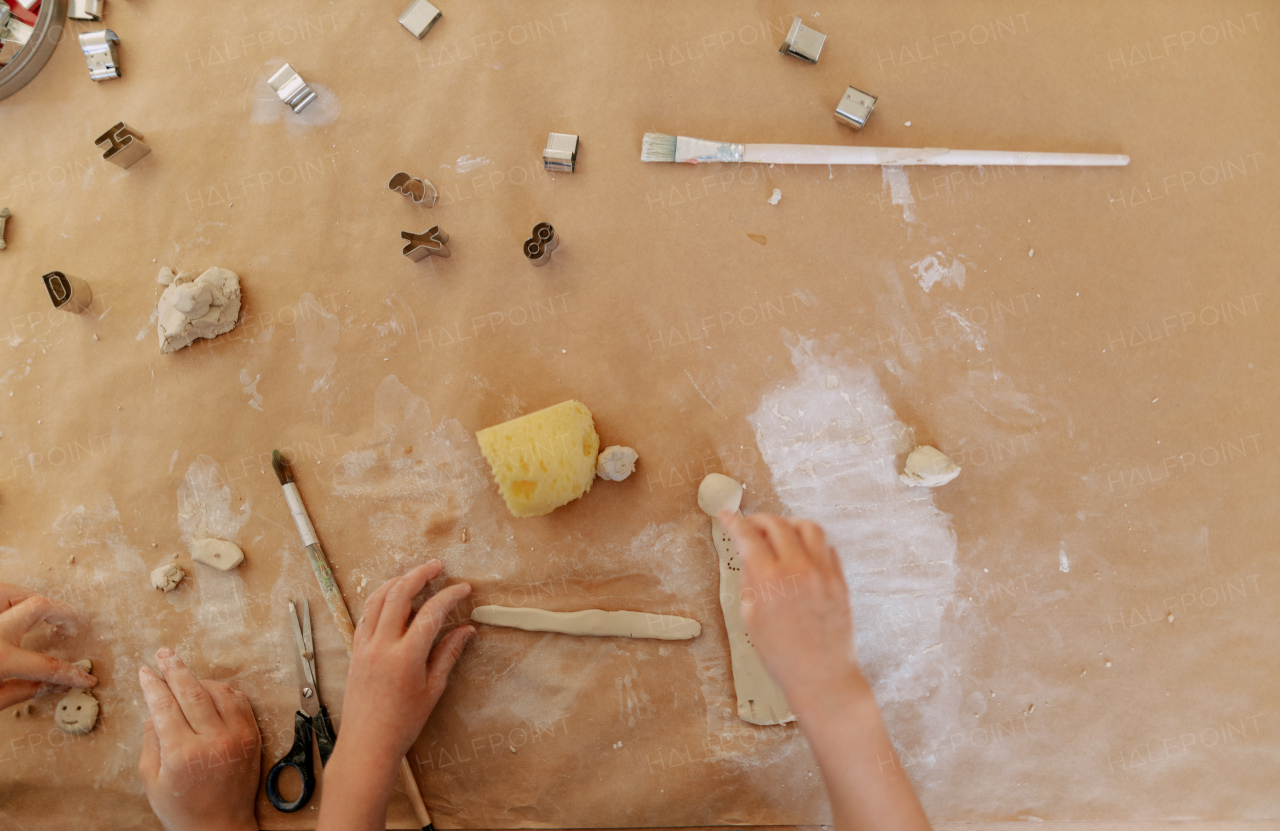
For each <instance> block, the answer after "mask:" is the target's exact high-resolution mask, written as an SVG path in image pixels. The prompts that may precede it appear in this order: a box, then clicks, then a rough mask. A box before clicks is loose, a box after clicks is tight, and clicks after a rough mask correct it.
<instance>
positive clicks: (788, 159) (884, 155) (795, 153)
mask: <svg viewBox="0 0 1280 831" xmlns="http://www.w3.org/2000/svg"><path fill="white" fill-rule="evenodd" d="M640 161H642V162H680V163H685V164H699V163H701V162H754V163H757V164H874V165H917V164H929V165H980V164H1003V165H1015V164H1019V165H1038V166H1055V167H1109V166H1116V165H1126V164H1128V163H1129V157H1128V156H1119V155H1110V154H1106V153H1022V152H1018V151H1016V150H949V149H947V148H945V147H853V146H845V145H823V144H733V143H731V142H721V141H707V140H706V139H696V138H689V137H688V136H669V135H667V134H665V133H645V134H644V144H643V145H642V147H641V150H640Z"/></svg>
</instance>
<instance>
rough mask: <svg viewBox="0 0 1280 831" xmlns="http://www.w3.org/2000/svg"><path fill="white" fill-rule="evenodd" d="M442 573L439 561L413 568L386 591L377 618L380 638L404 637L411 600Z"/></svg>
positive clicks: (442, 566) (441, 565) (411, 606)
mask: <svg viewBox="0 0 1280 831" xmlns="http://www.w3.org/2000/svg"><path fill="white" fill-rule="evenodd" d="M442 573H444V564H443V563H441V562H440V561H439V560H432V561H431V562H428V563H423V564H422V565H420V566H418V567H416V568H414V569H413V570H411V571H410V572H409V573H408V574H406V575H404V576H403V577H401V578H400V579H399V580H397V581H396V583H395V585H394V586H392V587H391V588H390V589H388V591H387V599H386V601H385V602H383V604H382V614H381V616H380V617H379V618H378V628H377V633H378V636H379V637H380V638H382V637H388V636H390V637H393V638H399V637H401V636H402V635H404V631H405V628H406V627H407V626H408V625H409V615H410V614H411V613H412V612H413V598H414V597H416V596H417V594H418V592H420V591H422V590H423V589H424V588H426V586H427V583H429V582H431V581H432V580H434V579H436V578H437V577H439V576H440V575H441V574H442Z"/></svg>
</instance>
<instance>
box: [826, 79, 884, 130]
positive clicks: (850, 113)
mask: <svg viewBox="0 0 1280 831" xmlns="http://www.w3.org/2000/svg"><path fill="white" fill-rule="evenodd" d="M877 100H878V99H877V98H876V97H875V96H874V95H872V94H871V93H869V92H863V91H862V90H860V89H855V88H853V87H849V88H848V89H847V90H845V91H844V98H841V99H840V103H839V104H838V105H837V106H836V118H837V119H839V120H840V121H843V122H844V123H845V124H848V125H849V126H850V127H853V128H854V129H855V130H861V129H862V128H863V127H865V126H866V124H867V119H868V118H870V117H871V110H872V109H873V108H874V107H875V105H876V101H877Z"/></svg>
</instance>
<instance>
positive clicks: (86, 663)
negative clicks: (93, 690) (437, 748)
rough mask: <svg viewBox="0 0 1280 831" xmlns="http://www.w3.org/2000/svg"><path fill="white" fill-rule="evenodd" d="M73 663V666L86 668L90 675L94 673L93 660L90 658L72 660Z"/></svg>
mask: <svg viewBox="0 0 1280 831" xmlns="http://www.w3.org/2000/svg"><path fill="white" fill-rule="evenodd" d="M71 665H72V666H73V667H80V669H82V670H84V671H85V672H87V673H89V674H90V675H92V674H93V661H90V660H89V659H88V658H81V659H80V660H79V661H72V662H71Z"/></svg>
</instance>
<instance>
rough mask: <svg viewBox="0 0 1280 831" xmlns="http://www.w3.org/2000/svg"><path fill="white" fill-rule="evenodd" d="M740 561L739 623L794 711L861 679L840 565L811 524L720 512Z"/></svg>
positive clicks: (843, 689) (808, 522)
mask: <svg viewBox="0 0 1280 831" xmlns="http://www.w3.org/2000/svg"><path fill="white" fill-rule="evenodd" d="M717 518H718V519H719V520H720V524H721V525H723V526H724V528H725V530H726V531H728V532H729V536H730V537H732V538H733V541H734V542H735V543H736V544H737V546H738V552H739V554H740V555H741V558H742V580H741V591H742V607H741V613H742V623H743V625H744V626H745V627H746V629H747V633H748V634H749V635H751V641H752V643H753V644H755V647H756V650H757V651H758V652H759V653H760V658H761V660H763V661H764V665H765V668H766V669H768V670H769V673H770V674H771V675H772V676H773V677H774V679H775V680H777V682H778V685H779V686H781V687H782V691H783V693H785V694H786V696H787V701H788V702H789V703H790V704H791V706H792V707H793V708H794V709H795V710H796V711H797V712H801V711H803V710H805V709H807V708H808V707H809V706H811V704H813V703H817V702H820V701H824V700H831V699H832V694H833V693H839V692H843V691H845V690H847V689H848V688H849V687H850V685H852V684H856V683H857V682H859V681H860V680H861V672H860V670H859V669H858V662H857V658H856V656H855V654H854V648H853V614H852V612H851V611H850V608H849V589H848V587H847V586H846V585H845V582H844V574H843V572H842V571H841V569H840V560H839V558H838V557H837V556H836V552H835V550H834V549H832V548H831V546H829V545H827V540H826V535H824V534H823V532H822V529H821V528H820V527H818V525H817V524H816V523H813V522H810V521H808V520H803V519H802V520H794V521H793V520H786V519H782V518H780V517H775V516H768V515H765V514H755V515H752V516H749V517H743V516H741V515H736V514H731V513H729V512H728V511H721V512H720V515H719V517H717Z"/></svg>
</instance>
